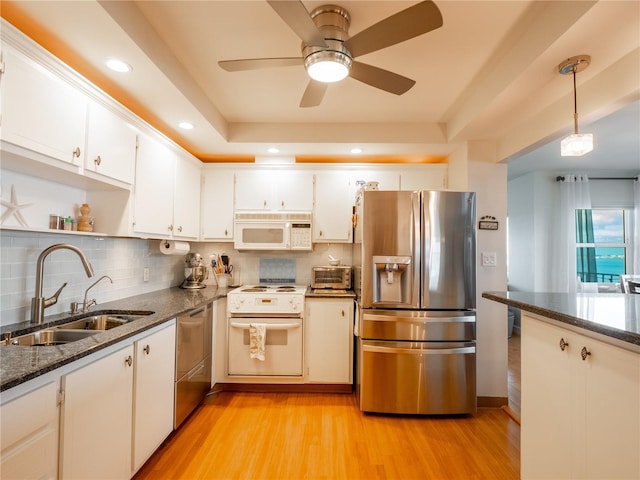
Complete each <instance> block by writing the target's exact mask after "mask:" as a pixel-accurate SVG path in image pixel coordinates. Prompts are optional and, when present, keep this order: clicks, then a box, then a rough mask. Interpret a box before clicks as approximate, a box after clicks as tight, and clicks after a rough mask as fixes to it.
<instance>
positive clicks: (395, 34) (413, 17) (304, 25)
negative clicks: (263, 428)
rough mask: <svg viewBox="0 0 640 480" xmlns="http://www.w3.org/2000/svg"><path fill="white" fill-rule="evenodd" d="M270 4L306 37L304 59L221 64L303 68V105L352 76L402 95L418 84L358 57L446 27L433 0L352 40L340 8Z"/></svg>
mask: <svg viewBox="0 0 640 480" xmlns="http://www.w3.org/2000/svg"><path fill="white" fill-rule="evenodd" d="M267 2H268V3H269V5H270V6H271V7H272V8H273V9H274V10H275V11H276V13H277V14H278V15H280V17H281V18H282V19H283V20H284V21H285V23H286V24H287V25H289V27H290V28H291V29H292V30H293V31H294V32H295V33H296V34H297V35H298V36H299V37H300V38H301V39H302V56H301V57H281V58H248V59H242V60H223V61H220V62H218V65H220V67H222V68H223V69H224V70H226V71H228V72H236V71H241V70H256V69H260V68H271V67H287V66H298V65H304V67H305V68H306V70H307V73H308V74H309V76H310V77H311V79H310V80H309V83H308V85H307V88H306V89H305V91H304V94H303V96H302V100H301V101H300V106H301V107H315V106H317V105H320V102H321V101H322V98H323V97H324V94H325V91H326V89H327V85H328V84H329V83H333V82H336V81H339V80H342V79H343V78H345V77H347V76H349V77H351V78H354V79H356V80H359V81H360V82H362V83H366V84H367V85H371V86H372V87H375V88H379V89H381V90H384V91H386V92H390V93H394V94H396V95H402V94H403V93H405V92H406V91H408V90H409V89H410V88H411V87H413V85H415V83H416V82H415V80H411V79H410V78H407V77H403V76H402V75H398V74H397V73H393V72H390V71H388V70H384V69H382V68H379V67H374V66H372V65H367V64H365V63H361V62H357V61H355V60H353V59H354V58H356V57H358V56H360V55H364V54H367V53H371V52H375V51H376V50H381V49H383V48H386V47H390V46H391V45H395V44H396V43H400V42H404V41H405V40H409V39H411V38H414V37H417V36H419V35H422V34H423V33H427V32H430V31H431V30H435V29H436V28H440V27H441V26H442V14H441V13H440V10H439V9H438V7H437V6H436V4H435V3H433V1H431V0H427V1H423V2H420V3H417V4H415V5H413V6H411V7H409V8H407V9H405V10H402V11H400V12H398V13H396V14H394V15H391V16H390V17H387V18H385V19H384V20H381V21H380V22H378V23H376V24H374V25H372V26H370V27H369V28H367V29H365V30H363V31H361V32H360V33H358V34H356V35H354V36H353V37H349V34H348V31H349V25H350V22H351V19H350V17H349V12H347V10H346V9H344V8H342V7H340V6H338V5H322V6H320V7H317V8H314V9H313V10H312V11H311V13H309V12H308V11H307V9H306V8H305V6H304V5H303V4H302V2H301V1H300V0H295V1H292V0H267Z"/></svg>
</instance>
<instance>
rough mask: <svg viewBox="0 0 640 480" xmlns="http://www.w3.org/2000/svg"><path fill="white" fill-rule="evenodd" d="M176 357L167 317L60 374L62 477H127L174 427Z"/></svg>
mask: <svg viewBox="0 0 640 480" xmlns="http://www.w3.org/2000/svg"><path fill="white" fill-rule="evenodd" d="M118 346H122V348H117V347H118ZM147 347H149V348H148V353H147V352H146V350H147ZM174 359H175V321H171V322H167V323H166V324H163V325H162V326H160V327H156V328H155V329H153V330H152V331H150V332H149V333H148V334H147V335H145V336H142V337H140V338H138V339H136V340H135V342H132V341H125V342H122V343H121V344H118V345H117V346H115V351H113V352H111V353H109V354H107V355H105V356H103V357H101V358H98V359H96V360H95V361H93V362H91V363H89V364H86V365H85V366H83V367H81V368H79V369H77V370H74V371H72V372H70V373H68V374H66V375H64V376H63V377H62V378H61V389H62V392H63V396H64V400H63V404H62V411H61V418H60V426H61V435H60V438H61V444H60V478H62V479H82V480H84V479H87V478H91V479H129V478H131V476H132V475H133V473H134V472H135V470H137V468H139V467H140V466H141V465H142V463H144V461H145V460H146V459H147V458H148V457H149V456H150V455H151V453H153V450H155V448H156V447H157V446H158V445H159V444H160V443H161V442H162V441H163V440H164V439H165V438H166V436H167V435H168V434H169V433H170V432H171V430H172V426H173V398H174V397H173V384H174V376H175V373H174V368H173V362H174ZM134 386H135V387H134ZM132 466H133V468H132Z"/></svg>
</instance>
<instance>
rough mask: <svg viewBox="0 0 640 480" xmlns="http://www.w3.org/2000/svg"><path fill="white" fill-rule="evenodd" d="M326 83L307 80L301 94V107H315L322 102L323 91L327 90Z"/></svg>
mask: <svg viewBox="0 0 640 480" xmlns="http://www.w3.org/2000/svg"><path fill="white" fill-rule="evenodd" d="M328 85H329V84H328V83H322V82H316V81H315V80H309V83H308V84H307V88H306V89H305V90H304V94H303V95H302V100H300V106H301V107H302V108H306V107H317V106H318V105H320V102H322V98H323V97H324V92H326V91H327V86H328Z"/></svg>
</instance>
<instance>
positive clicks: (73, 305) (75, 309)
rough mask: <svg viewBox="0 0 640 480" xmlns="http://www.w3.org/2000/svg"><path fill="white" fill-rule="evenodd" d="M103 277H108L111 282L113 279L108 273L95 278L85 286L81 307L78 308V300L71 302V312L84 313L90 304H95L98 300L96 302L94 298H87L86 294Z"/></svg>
mask: <svg viewBox="0 0 640 480" xmlns="http://www.w3.org/2000/svg"><path fill="white" fill-rule="evenodd" d="M104 278H108V279H109V281H110V282H111V283H113V280H112V279H111V277H110V276H109V275H103V276H101V277H100V278H99V279H98V280H96V281H95V282H93V283H92V284H91V285H89V288H87V289H86V290H85V292H84V300H83V301H82V309H80V308H79V307H80V304H79V302H71V313H80V312H82V313H86V312H88V311H89V307H91V306H92V305H97V304H98V302H96V299H95V298H94V299H93V300H87V295H88V293H89V290H91V289H92V288H93V287H95V286H96V285H97V284H98V282H99V281H100V280H102V279H104Z"/></svg>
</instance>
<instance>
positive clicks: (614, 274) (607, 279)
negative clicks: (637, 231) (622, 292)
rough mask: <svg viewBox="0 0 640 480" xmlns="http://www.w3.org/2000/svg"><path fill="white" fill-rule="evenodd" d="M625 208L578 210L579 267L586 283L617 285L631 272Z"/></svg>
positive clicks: (579, 271)
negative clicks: (621, 277)
mask: <svg viewBox="0 0 640 480" xmlns="http://www.w3.org/2000/svg"><path fill="white" fill-rule="evenodd" d="M625 217H626V215H625V210H624V209H623V208H594V209H591V210H576V246H577V249H576V267H577V275H578V277H580V280H581V281H582V282H600V283H616V282H617V281H618V275H621V274H625V273H626V271H627V257H628V255H627V253H628V250H629V248H628V247H629V242H630V240H629V239H628V237H627V233H626V232H627V230H628V229H627V228H625V226H626V218H625Z"/></svg>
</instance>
